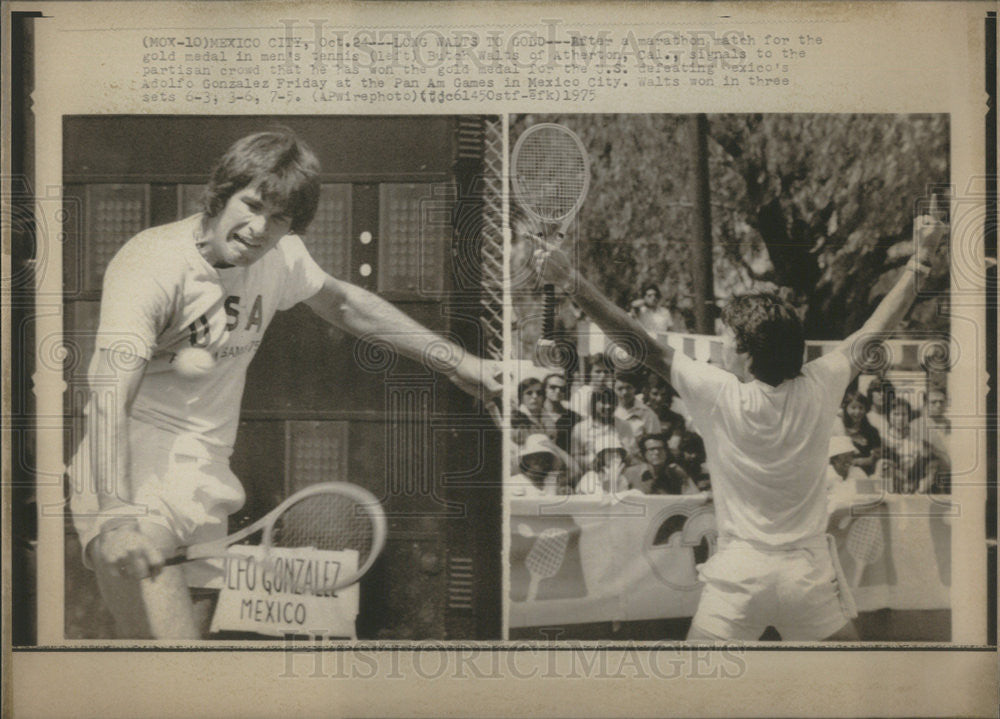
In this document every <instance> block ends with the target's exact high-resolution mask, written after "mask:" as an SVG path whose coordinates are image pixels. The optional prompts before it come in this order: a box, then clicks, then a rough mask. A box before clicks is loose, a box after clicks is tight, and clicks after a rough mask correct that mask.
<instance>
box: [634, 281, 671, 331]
mask: <svg viewBox="0 0 1000 719" xmlns="http://www.w3.org/2000/svg"><path fill="white" fill-rule="evenodd" d="M660 299H661V295H660V288H659V287H657V286H656V285H655V284H654V283H652V282H650V283H648V284H646V285H644V286H643V288H642V297H640V298H639V299H637V300H634V301H633V302H632V306H631V314H632V316H633V317H635V318H636V319H637V320H639V324H641V325H642V326H643V327H644V328H645V329H646V331H647V332H649V334H651V335H652V336H653V337H656V336H657V335H658V334H660V333H661V332H668V331H669V330H670V328H671V327H672V326H673V319H672V318H671V316H670V310H668V309H667V308H666V307H661V306H660Z"/></svg>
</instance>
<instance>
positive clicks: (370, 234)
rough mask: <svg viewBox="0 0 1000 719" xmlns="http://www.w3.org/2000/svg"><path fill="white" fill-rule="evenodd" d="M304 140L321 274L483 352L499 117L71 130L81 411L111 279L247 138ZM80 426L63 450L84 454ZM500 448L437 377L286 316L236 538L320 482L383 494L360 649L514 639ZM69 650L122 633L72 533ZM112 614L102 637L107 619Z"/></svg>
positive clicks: (74, 351)
mask: <svg viewBox="0 0 1000 719" xmlns="http://www.w3.org/2000/svg"><path fill="white" fill-rule="evenodd" d="M276 124H280V125H283V126H285V127H288V128H291V129H292V130H293V131H295V132H296V134H298V135H299V137H301V138H302V139H303V140H305V142H306V143H308V144H309V145H310V146H311V147H312V148H313V149H314V151H315V152H316V154H317V155H318V157H319V159H320V162H321V164H322V168H323V174H322V177H321V181H322V192H321V200H320V205H319V210H318V212H317V214H316V219H315V220H314V221H313V223H312V225H311V226H310V228H309V230H308V232H307V233H305V236H304V238H303V239H304V241H305V243H306V246H307V247H308V248H309V251H310V253H311V254H312V256H313V257H314V258H315V259H316V261H317V262H318V263H319V265H320V266H321V267H322V268H323V269H324V270H326V271H327V272H329V273H330V274H332V275H334V276H335V277H338V278H341V279H345V280H349V281H351V282H353V283H355V284H357V285H360V286H362V287H364V288H366V289H368V290H371V291H372V292H375V293H377V294H379V295H381V296H382V297H384V298H386V299H387V300H389V301H391V302H393V303H394V304H395V305H396V306H397V307H399V308H400V309H401V310H403V311H404V312H406V313H407V314H409V315H410V316H412V317H413V318H415V319H416V320H418V321H419V322H421V323H422V324H424V325H426V326H428V327H430V328H431V329H433V330H435V331H437V332H440V333H443V334H447V335H450V336H451V337H452V339H455V340H457V341H459V342H460V343H461V344H463V345H464V346H465V347H466V348H468V349H469V351H471V352H473V353H476V354H482V352H483V347H484V345H485V338H484V336H483V331H482V329H481V323H480V315H481V313H482V307H481V305H480V295H481V290H480V287H481V282H480V280H481V278H480V275H479V266H478V264H477V262H478V261H477V258H478V257H479V253H480V247H481V244H482V242H483V223H482V214H483V182H482V173H483V162H484V152H486V148H487V144H488V143H487V140H486V138H487V133H488V131H489V130H490V129H491V128H493V127H494V126H496V125H498V122H497V121H496V119H495V118H483V117H442V116H436V117H405V116H395V117H275V116H267V117H218V116H213V117H197V116H195V117H192V116H183V117H180V116H174V117H165V116H150V117H139V116H122V117H114V116H101V117H72V118H67V119H66V120H65V123H64V154H63V157H64V168H63V172H64V178H63V180H64V185H65V187H64V202H65V204H64V209H65V213H66V216H65V221H64V224H63V227H64V231H65V236H64V238H63V251H64V263H63V271H64V290H65V293H64V301H65V311H66V314H65V337H66V341H67V346H68V347H69V348H70V350H69V356H68V357H67V359H66V363H65V372H66V376H67V381H68V383H69V391H68V393H67V412H68V414H69V415H70V416H72V417H74V418H78V417H79V414H80V411H81V409H82V406H83V404H84V403H85V401H86V383H85V377H84V374H85V372H86V368H87V362H88V361H89V357H90V355H91V353H92V351H93V339H92V333H93V330H94V329H95V328H96V325H97V320H98V313H99V308H100V288H101V281H102V278H103V273H104V269H105V267H106V265H107V263H108V261H109V260H110V259H111V257H112V256H113V255H114V253H115V252H116V251H117V249H118V248H119V247H120V246H121V245H122V243H124V242H125V241H126V240H128V239H129V238H130V237H132V236H133V235H135V234H136V233H137V232H139V231H141V230H143V229H145V228H147V227H151V226H155V225H160V224H164V223H167V222H173V221H175V220H177V219H180V218H182V217H186V216H188V215H190V214H193V213H195V212H197V211H199V210H200V198H201V192H202V188H203V185H204V182H205V180H206V179H207V177H208V175H209V173H210V171H211V169H212V167H213V164H214V163H215V162H216V161H217V160H218V158H219V157H221V155H222V154H223V153H224V152H225V150H226V149H227V148H228V147H229V145H230V144H231V143H232V142H233V141H235V140H236V139H238V138H240V137H242V136H244V135H247V134H250V133H252V132H257V131H260V130H262V129H266V128H268V127H272V126H274V125H276ZM79 431H80V430H79V422H76V423H75V424H74V429H73V431H72V432H69V433H68V435H67V442H66V445H67V446H66V451H67V452H71V451H72V449H73V447H74V445H75V443H76V442H77V441H78V440H79ZM498 455H499V436H498V432H496V431H495V430H493V429H491V425H490V424H489V420H488V417H487V416H486V415H484V414H483V413H482V412H481V410H480V409H479V407H478V405H477V404H476V403H475V402H474V401H473V400H472V399H471V398H469V397H467V396H466V395H464V394H463V393H461V392H460V391H458V390H457V389H455V388H454V387H453V386H452V385H451V383H450V382H448V381H447V380H446V379H444V377H443V376H441V375H436V374H434V373H432V372H431V371H429V370H428V369H427V368H426V367H425V366H423V365H421V364H418V363H415V362H411V361H408V360H404V359H402V358H398V357H395V356H394V355H393V354H392V353H391V351H388V348H387V347H385V346H382V345H380V344H378V343H377V342H375V343H373V344H368V343H362V342H359V341H357V340H356V339H355V338H353V337H351V336H349V335H346V334H345V333H343V332H341V331H340V330H338V329H336V328H333V327H331V326H330V325H328V324H327V323H325V322H324V321H322V320H320V319H319V318H317V317H316V316H315V315H313V314H312V312H311V311H310V310H308V308H305V307H301V306H300V307H296V308H293V309H292V310H290V311H288V312H283V313H278V315H277V316H276V317H275V319H274V321H273V323H272V325H271V327H270V329H269V331H268V332H267V334H266V337H265V340H264V342H263V344H262V345H261V347H260V349H259V350H258V353H257V356H256V357H255V358H254V361H253V363H252V364H251V366H250V370H249V373H248V377H247V386H246V390H245V393H244V399H243V407H242V415H241V422H240V429H239V433H238V437H237V442H236V447H235V451H234V455H233V458H232V466H233V470H234V471H235V472H236V474H237V476H239V477H240V478H241V480H242V481H243V483H244V485H245V487H246V489H247V496H248V500H247V504H246V506H245V507H244V509H243V510H242V511H241V512H240V513H239V514H238V515H235V516H234V517H233V518H231V519H230V529H231V530H234V529H236V528H238V527H239V526H243V525H245V524H246V523H249V522H251V521H253V520H254V519H256V518H258V517H260V516H262V515H263V514H265V513H266V512H267V511H269V510H270V509H271V508H272V507H273V506H274V505H275V504H276V503H277V502H278V501H280V499H281V498H283V497H284V496H286V495H287V494H288V493H290V492H293V491H295V490H297V489H300V488H302V487H303V486H305V485H308V484H311V483H314V482H319V481H326V480H331V479H339V480H345V481H350V482H354V483H356V484H359V485H361V486H363V487H365V488H366V489H368V490H370V491H371V492H373V493H374V494H375V496H377V497H378V498H379V499H380V500H381V501H382V502H383V505H384V506H385V509H386V512H387V514H388V516H389V520H390V528H389V536H388V543H387V547H386V550H385V551H384V553H383V555H382V557H381V558H380V559H379V561H378V563H377V564H376V566H375V568H374V569H373V570H372V572H371V573H370V574H369V575H368V576H367V577H366V578H365V580H364V581H363V583H362V587H361V614H360V616H359V618H358V635H359V637H362V638H364V637H379V638H404V639H409V638H425V637H437V638H478V637H498V636H499V631H500V591H499V585H500V565H499V545H500V538H499V537H500V534H499V526H500V525H499V522H500V512H501V509H500V508H501V500H500V496H501V495H500V463H499V461H498ZM66 572H67V584H66V633H67V636H68V637H94V636H98V637H100V636H109V634H108V632H109V625H108V621H107V619H108V618H107V615H106V614H104V613H103V608H102V607H101V606H100V600H99V598H98V596H97V594H96V588H95V586H94V583H93V579H92V576H91V575H90V573H89V572H87V571H86V570H84V569H83V567H82V566H81V565H80V561H79V548H78V544H77V542H76V539H75V535H74V533H73V531H72V529H71V528H70V529H69V531H68V532H67V546H66ZM95 616H97V617H102V619H101V620H99V621H96V622H95V620H94V617H95Z"/></svg>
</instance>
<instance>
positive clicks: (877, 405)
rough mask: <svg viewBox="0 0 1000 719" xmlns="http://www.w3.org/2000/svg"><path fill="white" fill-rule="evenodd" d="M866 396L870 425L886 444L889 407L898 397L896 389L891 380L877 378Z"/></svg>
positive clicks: (870, 384) (871, 383)
mask: <svg viewBox="0 0 1000 719" xmlns="http://www.w3.org/2000/svg"><path fill="white" fill-rule="evenodd" d="M866 396H867V397H868V423H869V424H870V425H871V426H872V427H874V428H875V430H876V431H877V432H878V434H879V438H880V439H882V441H883V444H884V442H885V432H886V429H887V427H888V420H889V405H890V404H891V403H892V401H893V399H894V398H895V396H896V388H895V387H893V384H892V382H890V381H889V380H887V379H884V378H876V379H873V380H872V381H871V382H870V383H869V384H868V391H867V393H866Z"/></svg>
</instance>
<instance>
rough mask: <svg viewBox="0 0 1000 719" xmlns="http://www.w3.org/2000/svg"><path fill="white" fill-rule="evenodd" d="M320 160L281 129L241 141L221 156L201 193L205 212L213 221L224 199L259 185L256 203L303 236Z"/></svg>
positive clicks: (316, 190)
mask: <svg viewBox="0 0 1000 719" xmlns="http://www.w3.org/2000/svg"><path fill="white" fill-rule="evenodd" d="M319 170H320V168H319V160H317V159H316V155H315V154H313V151H312V150H311V149H309V146H308V145H306V144H305V143H304V142H302V140H300V139H299V138H298V137H296V136H295V134H294V133H293V132H292V131H291V130H288V129H286V128H276V129H274V130H269V131H267V132H258V133H256V134H253V135H247V136H246V137H243V138H240V139H239V140H237V141H236V142H234V143H233V144H232V146H230V148H229V149H228V150H226V154H225V155H223V156H222V159H221V160H219V163H218V164H217V165H216V166H215V169H214V170H213V171H212V176H211V178H210V179H209V181H208V186H207V187H206V188H205V195H204V209H205V214H206V215H208V216H209V217H215V216H216V215H218V214H219V213H220V212H222V208H224V207H225V206H226V203H227V202H229V198H230V197H232V196H233V195H234V194H235V193H237V192H239V191H240V190H242V189H243V188H245V187H249V186H251V185H259V190H260V194H261V198H262V199H263V200H264V201H265V202H268V203H270V204H272V205H274V206H276V207H280V208H282V210H283V211H284V212H287V213H288V214H289V215H290V216H291V220H292V231H293V232H296V233H302V232H305V230H306V228H308V227H309V223H310V222H312V219H313V216H314V215H315V214H316V206H317V205H318V204H319Z"/></svg>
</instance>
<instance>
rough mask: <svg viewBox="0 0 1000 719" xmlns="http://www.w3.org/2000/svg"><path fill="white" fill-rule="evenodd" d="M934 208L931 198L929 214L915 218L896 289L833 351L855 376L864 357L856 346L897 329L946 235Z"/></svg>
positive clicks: (946, 232)
mask: <svg viewBox="0 0 1000 719" xmlns="http://www.w3.org/2000/svg"><path fill="white" fill-rule="evenodd" d="M936 204H937V202H936V198H935V200H934V201H933V202H932V207H931V214H930V215H923V216H921V217H918V218H917V219H916V220H915V221H914V223H913V246H914V254H913V256H912V257H911V258H910V260H909V262H908V263H907V264H906V267H905V268H904V270H903V273H902V275H900V277H899V280H898V281H897V282H896V285H895V286H894V287H893V288H892V289H891V290H890V291H889V293H888V294H887V295H886V296H885V297H884V298H883V299H882V301H881V302H880V303H879V305H878V307H876V308H875V311H874V312H873V313H872V315H871V317H869V318H868V321H867V322H865V324H864V325H863V326H862V327H861V329H860V330H858V331H857V332H855V333H854V334H852V335H850V336H848V337H847V338H846V339H845V340H844V341H843V342H841V343H840V344H839V345H838V346H837V351H838V352H841V353H843V354H844V355H846V356H847V358H848V359H849V360H850V361H851V366H852V368H853V370H854V374H855V375H857V374H858V373H860V372H861V369H862V368H861V365H860V364H859V363H860V360H861V358H862V357H863V356H864V353H863V352H860V351H859V346H860V344H861V343H865V342H869V341H872V340H877V339H879V338H884V337H885V335H886V333H888V332H891V331H892V330H894V329H895V328H896V327H898V326H899V323H900V322H902V320H903V318H904V317H905V316H906V313H907V312H908V311H909V310H910V307H911V306H912V305H913V302H914V300H916V298H917V287H918V277H921V276H923V277H926V276H927V275H929V274H930V272H931V266H930V263H931V258H932V256H933V253H934V252H935V251H936V248H937V247H938V246H939V245H940V243H941V242H942V240H943V239H944V238H945V237H946V236H947V234H948V226H947V225H946V224H945V223H944V222H942V221H941V220H939V219H937V217H935V215H936V214H937V211H936Z"/></svg>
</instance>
